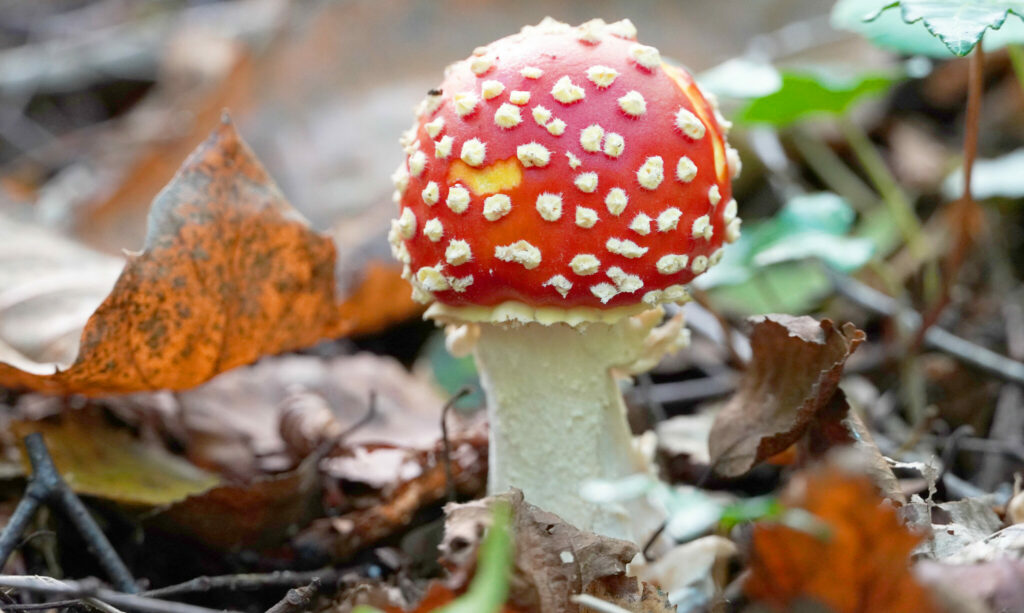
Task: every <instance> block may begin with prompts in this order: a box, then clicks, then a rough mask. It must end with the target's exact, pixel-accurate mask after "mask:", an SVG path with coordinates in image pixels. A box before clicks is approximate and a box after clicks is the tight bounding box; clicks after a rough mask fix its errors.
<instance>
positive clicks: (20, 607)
mask: <svg viewBox="0 0 1024 613" xmlns="http://www.w3.org/2000/svg"><path fill="white" fill-rule="evenodd" d="M83 602H84V601H83V599H71V600H62V601H47V602H45V603H25V604H13V605H0V609H2V610H3V611H4V612H5V613H6V612H7V611H44V610H47V609H65V608H67V607H71V606H73V605H79V604H82V603H83ZM89 604H91V603H89Z"/></svg>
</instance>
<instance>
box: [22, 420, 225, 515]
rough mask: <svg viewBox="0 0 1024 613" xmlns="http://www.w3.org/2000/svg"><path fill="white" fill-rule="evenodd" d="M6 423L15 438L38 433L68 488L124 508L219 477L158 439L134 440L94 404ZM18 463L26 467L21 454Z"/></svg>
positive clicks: (167, 500) (178, 496)
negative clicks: (36, 419) (164, 445)
mask: <svg viewBox="0 0 1024 613" xmlns="http://www.w3.org/2000/svg"><path fill="white" fill-rule="evenodd" d="M11 429H12V431H13V433H14V434H15V435H16V436H17V437H18V438H19V439H22V438H24V437H25V436H28V435H29V434H31V433H33V432H39V433H42V435H43V439H44V440H45V441H46V445H47V447H48V448H49V450H50V455H51V456H53V461H54V464H56V466H57V470H58V471H60V473H61V474H62V475H63V476H64V480H65V481H67V483H68V485H69V486H71V489H72V490H74V491H75V492H77V493H79V494H85V495H88V496H95V497H97V498H102V499H104V500H109V501H113V502H116V503H118V504H120V505H123V506H125V507H128V508H141V507H154V506H162V505H167V504H171V503H175V502H178V501H181V500H184V499H185V498H187V497H188V496H190V495H194V494H199V493H201V492H205V491H207V490H209V489H210V488H212V487H215V486H216V485H218V484H220V482H221V480H220V478H219V477H218V476H217V475H216V474H213V473H209V472H206V471H205V470H202V469H200V468H197V467H196V466H193V465H192V464H189V463H188V462H187V461H185V460H184V459H183V458H181V457H179V456H175V455H173V454H171V453H170V452H169V451H167V450H166V449H164V448H163V447H161V446H160V445H159V444H157V443H154V442H146V441H142V440H140V439H139V438H138V437H136V436H135V435H134V434H133V433H132V432H131V431H129V430H128V429H126V428H124V427H119V426H117V425H115V424H113V423H112V422H111V421H110V420H109V419H106V418H105V416H104V415H103V413H102V412H101V411H100V410H98V409H95V408H91V407H90V408H86V409H82V410H77V411H64V412H62V413H61V414H60V415H57V416H55V417H53V418H50V419H45V420H40V421H16V422H14V423H13V424H11ZM23 463H24V465H25V469H26V472H27V471H29V470H30V469H29V466H28V458H27V457H25V458H23Z"/></svg>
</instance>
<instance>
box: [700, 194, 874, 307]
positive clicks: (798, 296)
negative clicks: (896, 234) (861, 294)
mask: <svg viewBox="0 0 1024 613" xmlns="http://www.w3.org/2000/svg"><path fill="white" fill-rule="evenodd" d="M854 217H855V215H854V212H853V209H852V208H850V205H849V204H847V202H846V201H845V200H843V199H842V198H841V197H839V196H837V195H836V194H833V193H831V192H822V193H819V194H808V195H804V196H799V197H797V198H793V199H792V200H790V201H789V202H787V203H786V205H785V206H783V207H782V210H780V211H779V213H778V214H777V215H776V216H775V217H773V218H771V219H769V220H767V221H762V222H760V223H752V224H749V226H748V228H747V229H746V231H744V232H743V234H742V235H741V236H740V239H739V240H738V241H736V242H735V243H734V244H732V245H730V247H729V248H728V249H726V250H725V255H724V257H723V258H722V261H721V262H719V264H718V265H717V266H715V267H714V268H712V269H711V270H710V271H708V272H707V273H706V274H704V275H702V276H700V277H698V278H697V280H696V281H695V284H696V285H697V286H698V287H700V288H703V289H712V290H713V292H712V299H713V300H714V301H715V304H716V305H717V306H718V307H719V308H723V309H725V310H728V311H730V312H733V313H738V314H747V315H755V314H762V313H771V312H783V313H804V312H807V311H808V310H809V309H811V308H812V307H813V306H814V305H815V304H816V303H817V301H818V300H820V299H821V297H822V296H824V295H825V294H827V293H828V291H829V288H830V287H831V285H830V283H829V280H828V279H827V278H826V276H825V273H824V272H823V271H822V270H821V269H820V267H819V266H818V265H817V264H815V263H814V260H818V261H822V262H825V263H826V264H828V265H829V266H831V267H833V268H835V269H837V270H841V271H843V272H852V271H854V270H857V269H858V268H860V267H861V266H863V265H864V264H866V263H867V262H868V261H869V260H870V259H871V257H872V255H873V254H874V253H875V250H876V245H875V244H874V242H873V241H871V240H870V239H868V238H861V237H851V236H847V233H848V232H849V231H850V228H851V226H852V224H853V221H854Z"/></svg>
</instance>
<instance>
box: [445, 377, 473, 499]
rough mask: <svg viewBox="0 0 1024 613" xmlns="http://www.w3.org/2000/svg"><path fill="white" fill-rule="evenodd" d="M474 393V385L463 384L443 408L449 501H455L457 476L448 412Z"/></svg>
mask: <svg viewBox="0 0 1024 613" xmlns="http://www.w3.org/2000/svg"><path fill="white" fill-rule="evenodd" d="M472 393H473V387H472V386H470V385H463V386H462V387H460V388H459V391H457V392H455V395H454V396H452V397H451V398H449V399H448V402H446V403H445V404H444V408H443V409H441V442H442V444H443V445H444V458H442V461H443V462H444V489H445V497H446V499H447V500H448V502H455V478H454V477H453V476H452V444H451V441H449V440H448V413H450V412H451V410H452V408H453V407H455V403H456V402H458V401H459V400H462V399H463V398H465V397H466V396H468V395H470V394H472Z"/></svg>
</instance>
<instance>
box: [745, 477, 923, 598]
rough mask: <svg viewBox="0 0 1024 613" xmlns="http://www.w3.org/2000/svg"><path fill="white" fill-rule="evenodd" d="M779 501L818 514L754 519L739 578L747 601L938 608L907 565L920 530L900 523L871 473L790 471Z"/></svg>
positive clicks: (918, 539) (919, 538)
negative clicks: (802, 518)
mask: <svg viewBox="0 0 1024 613" xmlns="http://www.w3.org/2000/svg"><path fill="white" fill-rule="evenodd" d="M783 502H784V503H785V504H786V505H788V506H789V507H791V508H800V509H803V510H805V511H807V512H809V513H811V514H813V517H814V518H816V520H815V521H813V522H807V523H810V524H811V525H810V526H808V527H807V528H806V529H800V528H796V527H791V526H790V525H786V524H784V523H767V522H764V523H759V524H756V525H755V527H754V532H753V537H752V542H751V552H750V576H749V577H748V579H747V581H746V583H745V585H744V590H745V592H746V594H747V595H748V596H749V597H750V598H751V600H753V601H755V602H758V603H761V604H764V605H767V606H769V607H774V608H776V609H777V610H792V609H791V607H793V606H795V605H796V604H797V603H800V602H813V603H817V604H819V605H824V606H826V607H828V610H830V611H833V612H835V613H869V612H875V611H886V613H932V612H937V611H939V610H940V609H938V608H937V607H936V606H935V604H934V603H933V601H932V597H931V595H930V593H929V592H928V591H927V590H926V589H925V588H923V587H922V586H921V585H920V584H919V583H918V582H917V581H916V579H915V578H914V576H913V574H912V573H911V570H910V552H911V551H912V550H913V549H914V547H915V546H916V545H917V544H918V542H920V540H921V537H920V536H918V535H916V534H914V533H912V532H910V531H909V530H908V529H907V528H906V527H904V525H903V524H902V523H901V522H900V520H899V517H898V516H897V513H896V511H895V509H893V508H891V507H890V506H888V505H886V504H884V503H883V500H882V499H881V497H879V495H878V494H877V492H876V491H875V487H874V485H873V484H872V483H871V481H870V480H869V479H867V478H866V477H863V476H859V475H851V474H848V473H847V472H845V471H843V470H841V469H839V468H837V467H835V466H832V465H824V466H818V467H816V468H814V469H811V470H808V471H806V472H804V473H800V474H798V475H797V476H796V477H795V478H794V480H793V481H792V482H791V483H790V484H789V486H788V487H787V488H786V491H785V492H784V494H783ZM790 523H792V522H790Z"/></svg>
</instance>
